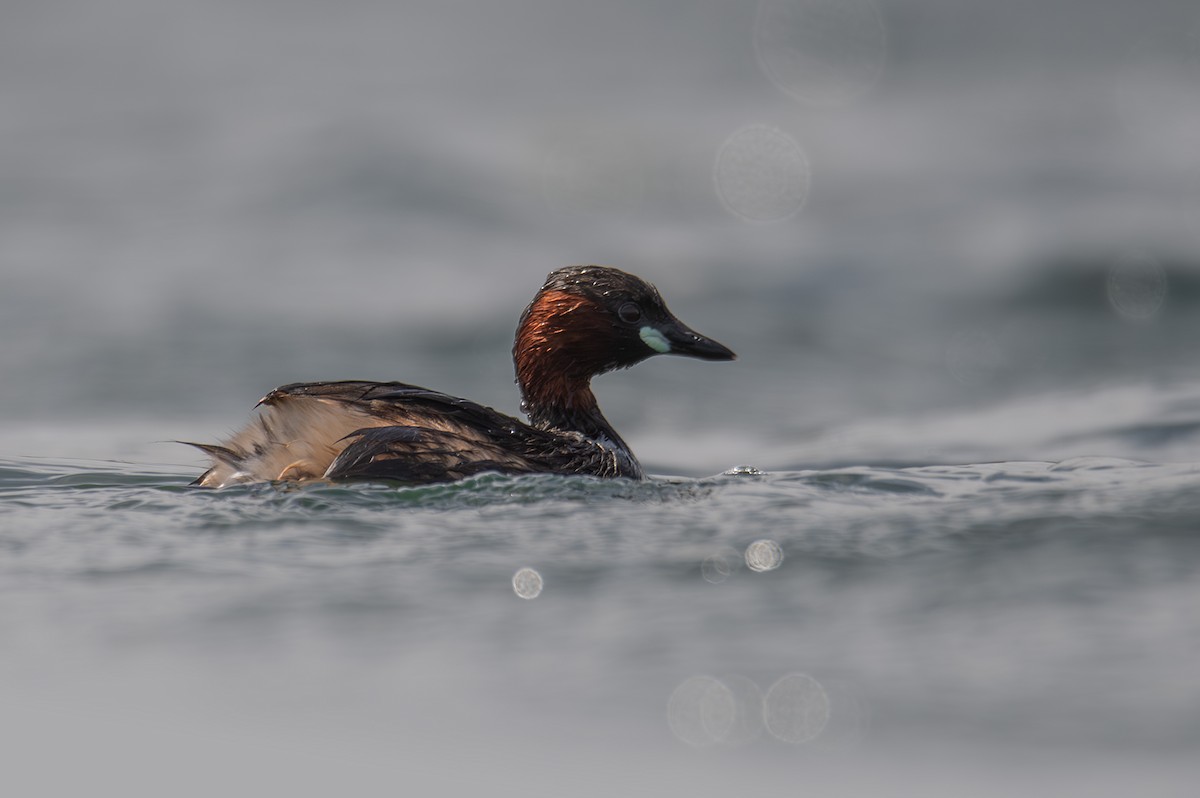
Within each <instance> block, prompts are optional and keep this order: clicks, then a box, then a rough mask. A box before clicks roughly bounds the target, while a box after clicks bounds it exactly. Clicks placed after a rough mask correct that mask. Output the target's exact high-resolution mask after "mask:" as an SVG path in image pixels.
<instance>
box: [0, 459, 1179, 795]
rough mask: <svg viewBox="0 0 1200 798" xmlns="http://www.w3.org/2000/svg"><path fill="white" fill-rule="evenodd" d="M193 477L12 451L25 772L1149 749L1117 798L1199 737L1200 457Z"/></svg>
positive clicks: (1132, 756)
mask: <svg viewBox="0 0 1200 798" xmlns="http://www.w3.org/2000/svg"><path fill="white" fill-rule="evenodd" d="M191 476H192V474H191V473H179V472H178V470H172V469H169V468H155V469H145V468H140V469H139V468H137V467H135V466H130V465H124V464H117V463H78V462H66V461H47V460H28V459H24V460H16V461H8V462H5V463H3V465H2V467H0V513H2V516H0V518H2V519H3V522H2V528H3V530H4V531H3V533H2V534H0V550H2V551H3V553H4V556H3V559H2V563H3V565H2V572H0V580H2V581H3V584H4V602H3V606H2V608H0V627H2V628H3V630H4V637H5V641H6V646H5V648H6V651H7V654H6V656H5V657H4V659H3V663H4V684H5V693H6V697H5V702H6V704H7V705H8V709H7V711H6V715H7V716H8V719H9V723H8V728H9V730H10V732H14V735H13V736H12V737H11V738H10V739H9V740H8V742H7V744H6V747H7V748H8V750H9V751H16V752H26V753H29V752H32V753H33V754H34V755H35V759H34V760H32V761H25V760H24V759H20V760H18V761H19V762H20V764H18V766H17V767H18V772H22V771H23V772H25V773H26V775H31V773H32V770H30V769H31V768H41V767H45V766H46V765H47V764H48V762H46V761H45V759H44V758H45V757H49V756H51V752H53V751H60V752H61V751H65V752H68V753H69V754H70V755H71V756H72V757H75V756H83V758H84V760H85V761H84V763H83V764H82V765H81V766H80V767H81V768H82V770H81V771H80V772H79V773H80V774H88V773H91V774H95V776H96V777H101V776H102V774H103V773H104V772H106V771H107V770H109V769H112V770H113V771H114V772H115V771H116V770H119V769H121V768H122V767H123V766H122V764H121V763H122V762H124V763H125V765H129V764H130V763H131V762H132V761H133V760H138V761H142V760H144V769H142V770H141V771H140V772H139V773H140V775H137V776H135V777H130V776H129V774H128V773H125V775H124V776H123V778H133V782H132V783H133V784H134V785H135V786H136V787H137V788H139V789H148V788H152V787H155V786H164V785H168V784H172V783H173V780H174V778H175V777H176V776H175V775H174V772H173V770H172V768H173V767H176V766H177V765H180V764H183V763H185V762H187V761H188V760H189V758H190V754H189V753H188V750H189V749H190V747H191V746H193V745H197V744H199V745H202V746H204V747H205V750H206V752H212V753H213V755H216V756H218V757H219V758H220V759H221V761H222V762H224V763H225V764H224V765H223V767H228V768H232V769H233V770H232V771H231V773H230V777H232V778H238V779H241V778H245V779H247V780H248V783H250V784H266V783H274V781H275V780H276V779H278V780H279V781H278V783H280V784H284V785H288V787H289V789H299V790H300V792H301V793H303V794H308V790H312V794H317V793H318V792H319V790H317V789H315V788H313V785H312V784H310V783H308V779H309V778H310V777H311V778H315V779H318V781H319V780H320V779H334V780H338V781H340V780H342V779H346V780H347V781H346V783H347V784H348V785H354V784H366V783H375V782H374V779H376V778H377V777H378V776H379V775H380V773H383V772H389V769H394V778H395V779H397V780H408V779H416V780H417V783H422V784H437V783H438V782H439V780H441V779H442V778H447V775H446V774H445V773H443V770H444V769H445V768H446V767H449V766H450V765H449V763H450V762H453V761H460V760H461V761H463V762H470V763H472V764H471V765H470V767H471V768H477V769H478V770H473V771H469V772H467V771H464V773H463V774H456V775H461V776H462V777H463V778H465V779H466V782H459V780H458V779H457V778H456V777H455V776H454V775H452V776H449V778H450V780H451V782H452V783H472V782H471V780H470V778H471V777H469V775H468V773H475V774H476V775H475V776H474V778H478V779H479V780H480V781H479V783H481V784H482V783H485V782H486V783H491V782H493V781H495V782H497V783H498V784H499V785H501V786H499V787H497V791H498V792H499V793H500V794H509V793H512V794H516V793H521V792H524V791H525V788H522V787H521V786H520V785H521V784H522V783H523V780H525V779H532V780H534V781H536V782H537V783H538V784H539V785H543V786H549V787H552V788H554V789H562V788H567V787H571V786H573V787H574V788H575V789H576V790H578V791H579V792H580V793H581V794H593V792H595V793H596V794H600V793H605V792H609V791H611V790H615V789H619V788H620V786H621V784H622V783H623V779H624V778H625V776H622V775H620V774H618V773H614V772H611V771H609V772H606V773H604V774H603V775H601V776H598V777H597V778H596V780H595V781H592V782H591V783H588V784H582V785H581V784H579V783H578V782H577V781H576V779H577V778H579V777H580V774H582V773H587V772H591V771H592V770H593V769H599V770H605V769H606V768H610V767H612V766H613V765H614V764H615V763H619V764H620V767H621V768H622V769H624V768H632V769H633V770H634V771H636V772H637V773H639V774H641V776H640V777H641V778H646V779H650V780H652V781H655V780H659V779H665V780H668V781H670V782H671V783H678V784H679V785H681V786H682V788H685V789H687V790H689V791H697V792H700V793H702V794H708V790H709V789H710V788H712V786H713V783H720V784H726V785H728V788H729V789H736V787H737V784H738V783H739V779H738V778H737V777H736V776H735V774H736V773H737V772H739V771H742V770H747V769H748V770H750V771H752V772H755V773H757V774H759V775H758V776H756V777H755V778H756V779H762V782H761V783H762V784H764V785H772V788H773V789H780V788H783V787H785V786H786V785H787V783H788V782H789V780H791V779H798V780H800V783H806V782H808V783H811V784H812V785H813V786H819V787H822V788H825V789H831V788H835V787H837V786H838V785H845V784H858V785H859V786H860V788H863V789H876V790H881V791H883V792H885V793H886V794H892V793H891V792H888V790H890V789H892V788H893V787H895V785H889V783H888V782H889V778H888V777H887V776H886V775H885V774H887V773H892V772H896V773H897V774H898V777H899V778H901V779H902V780H906V781H905V783H909V780H912V783H926V784H928V785H929V789H931V790H935V791H940V790H942V789H945V790H953V789H957V788H961V783H960V782H959V779H961V778H978V777H981V774H986V775H987V777H988V778H989V779H996V781H995V782H994V789H995V794H1004V793H1005V792H1006V791H1007V790H1009V789H1016V788H1017V787H1016V786H1014V784H1019V783H1020V782H1021V779H1023V778H1029V779H1034V781H1035V783H1038V784H1042V785H1043V786H1044V785H1045V784H1047V783H1052V781H1053V780H1054V779H1058V778H1067V779H1069V780H1071V781H1072V782H1073V780H1075V779H1078V778H1081V777H1083V776H1084V775H1086V774H1083V773H1081V772H1080V771H1079V770H1078V768H1079V767H1080V763H1081V762H1082V761H1089V764H1088V773H1093V771H1092V770H1091V769H1092V768H1093V767H1096V768H1097V769H1096V770H1095V771H1094V773H1095V774H1104V773H1106V772H1107V771H1108V770H1111V769H1113V768H1117V769H1118V770H1119V771H1120V772H1121V773H1123V774H1124V776H1123V777H1122V779H1118V780H1117V781H1115V782H1109V781H1106V780H1105V779H1106V778H1107V777H1104V778H1099V783H1097V784H1094V785H1093V787H1095V788H1097V789H1098V792H1097V793H1094V794H1119V793H1120V792H1121V791H1122V790H1124V789H1126V788H1127V787H1128V782H1127V781H1125V780H1123V779H1124V778H1131V777H1132V774H1140V775H1138V776H1137V778H1139V779H1145V778H1150V777H1149V776H1147V775H1146V773H1143V772H1142V771H1143V770H1148V772H1149V773H1150V774H1157V775H1156V776H1154V777H1153V778H1150V781H1149V782H1148V783H1150V784H1151V785H1152V786H1154V787H1155V788H1156V789H1159V788H1168V789H1173V786H1172V785H1173V784H1174V783H1175V782H1173V781H1172V773H1173V772H1174V771H1175V770H1178V769H1179V768H1185V767H1190V766H1185V764H1184V763H1186V762H1190V759H1189V757H1190V753H1191V752H1194V745H1193V744H1194V741H1195V740H1196V739H1197V735H1198V734H1200V686H1198V685H1200V682H1198V681H1197V680H1196V678H1195V675H1194V667H1193V665H1194V656H1193V655H1194V653H1195V651H1196V645H1197V642H1198V640H1200V623H1198V621H1197V616H1196V613H1195V612H1194V611H1193V610H1194V597H1195V580H1196V576H1197V573H1198V570H1200V538H1197V536H1196V534H1195V527H1194V523H1193V520H1192V519H1194V518H1196V517H1198V516H1200V498H1198V497H1200V491H1197V487H1198V486H1200V465H1193V464H1179V465H1158V464H1150V463H1141V462H1136V461H1129V460H1121V459H1115V458H1103V457H1091V458H1077V459H1073V460H1069V461H1064V462H1060V463H1046V462H1005V463H993V464H986V465H964V466H945V465H937V466H919V467H909V468H871V467H846V468H834V469H826V470H815V471H794V472H777V473H756V472H755V470H754V469H748V468H739V469H734V470H732V471H731V472H730V473H728V474H724V475H720V476H715V477H709V478H704V479H697V480H684V479H655V480H653V481H650V482H646V483H640V484H638V483H629V482H625V481H615V482H604V481H598V480H593V479H590V478H561V477H522V478H509V477H500V476H483V477H479V478H475V479H472V480H467V481H465V482H463V483H459V484H455V485H447V486H436V487H419V488H404V487H394V486H387V485H370V484H363V485H338V486H312V487H305V488H279V487H272V486H261V487H251V488H240V489H233V490H226V491H220V492H213V491H207V490H200V489H195V488H190V487H188V486H187V482H188V480H189V478H190V477H191ZM531 579H532V580H536V583H537V584H538V585H539V586H540V590H532V591H531V590H530V584H531V582H530V580H531ZM88 663H93V664H94V667H93V666H90V665H89V664H88ZM19 729H23V730H24V731H22V732H21V733H20V734H16V733H15V732H16V731H17V730H19ZM51 740H52V741H53V743H51ZM247 746H249V747H252V749H253V751H254V753H253V755H250V754H249V753H247V754H245V755H244V756H246V760H245V761H242V760H241V759H239V757H238V756H237V755H236V752H237V751H238V750H241V749H244V750H246V751H249V750H250V749H249V748H247ZM696 749H698V750H706V751H707V750H711V752H712V753H710V754H707V755H705V756H699V755H698V754H693V753H691V752H692V751H693V750H696ZM1033 751H1039V752H1040V753H1038V754H1036V755H1034V754H1032V753H1031V752H1033ZM1047 751H1054V752H1056V753H1055V755H1054V757H1052V758H1050V759H1046V758H1045V757H1046V752H1047ZM948 752H955V753H948ZM1100 753H1102V754H1103V757H1104V758H1105V759H1106V760H1107V762H1106V763H1103V764H1095V765H1093V764H1091V763H1090V759H1091V757H1094V756H1096V755H1097V754H1100ZM207 755H208V754H207V753H206V756H207ZM296 756H303V760H302V761H297V760H295V759H294V757H296ZM964 756H965V757H967V758H968V761H975V764H974V765H970V766H967V765H964V764H963V762H962V760H960V759H958V758H959V757H964ZM39 757H40V758H39ZM944 757H951V758H952V759H955V761H954V762H947V761H945V760H944ZM977 759H978V760H981V761H976V760H977ZM1013 759H1015V760H1016V761H1022V762H1027V765H1026V766H1025V767H1026V768H1028V772H1024V773H1023V775H1022V777H1021V779H1016V780H1015V782H1014V779H1013V777H1012V776H1011V775H1005V774H1004V773H1003V768H1002V767H1001V765H1002V763H1003V762H1006V761H1009V760H1013ZM555 762H557V763H559V764H557V765H555V764H554V763H555ZM360 765H361V766H362V767H364V768H365V770H359V769H358V768H359V766H360ZM275 767H281V768H284V772H278V773H276V772H272V769H273V768H275ZM462 767H464V768H466V767H467V765H465V764H464V765H463V766H462ZM1023 769H1024V768H1023ZM122 772H124V771H122ZM79 777H80V778H84V776H83V775H80V776H79ZM61 778H62V777H61V776H55V777H53V778H51V782H52V783H57V782H58V781H59V780H60V779H61ZM713 779H716V780H717V781H716V782H712V780H713ZM216 783H218V781H217V779H216V777H215V776H212V775H210V776H202V777H201V779H200V782H199V784H200V785H203V786H199V787H197V789H198V790H200V791H203V790H205V789H209V788H211V787H212V786H213V785H215V784H216ZM1081 783H1091V776H1087V778H1084V779H1083V782H1081ZM939 785H942V786H939ZM953 785H958V787H955V786H953ZM197 794H199V793H197ZM895 794H907V793H906V792H905V791H904V790H899V791H897V792H896V793H895ZM984 794H990V793H988V792H986V791H985V793H984ZM1155 794H1167V793H1162V792H1159V793H1155ZM1171 794H1174V793H1171ZM1178 794H1183V793H1182V792H1180V793H1178Z"/></svg>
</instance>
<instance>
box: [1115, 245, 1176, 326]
mask: <svg viewBox="0 0 1200 798" xmlns="http://www.w3.org/2000/svg"><path fill="white" fill-rule="evenodd" d="M1105 291H1106V293H1107V295H1108V302H1109V304H1110V305H1112V308H1113V310H1115V311H1116V312H1117V313H1118V314H1119V315H1120V316H1122V317H1123V318H1126V319H1130V320H1133V321H1148V320H1149V319H1152V318H1154V317H1155V316H1157V315H1158V312H1159V311H1160V310H1162V307H1163V303H1164V302H1165V301H1166V298H1167V272H1166V270H1165V269H1164V268H1163V267H1162V265H1161V264H1159V262H1158V261H1157V260H1155V259H1154V258H1153V257H1151V256H1150V255H1148V254H1146V253H1144V252H1137V253H1129V254H1127V255H1125V256H1123V257H1121V258H1119V259H1118V260H1117V261H1116V262H1115V263H1113V264H1112V266H1110V267H1109V270H1108V278H1107V280H1106V281H1105Z"/></svg>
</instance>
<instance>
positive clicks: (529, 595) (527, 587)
mask: <svg viewBox="0 0 1200 798" xmlns="http://www.w3.org/2000/svg"><path fill="white" fill-rule="evenodd" d="M512 586H513V592H514V593H516V594H517V595H518V596H520V597H521V598H523V599H535V598H537V597H538V596H540V595H541V594H542V575H541V574H539V573H538V572H537V571H535V570H533V569H532V568H522V569H521V570H519V571H517V572H516V573H515V574H513V578H512Z"/></svg>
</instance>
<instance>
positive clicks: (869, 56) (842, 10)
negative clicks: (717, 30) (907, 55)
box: [754, 0, 887, 106]
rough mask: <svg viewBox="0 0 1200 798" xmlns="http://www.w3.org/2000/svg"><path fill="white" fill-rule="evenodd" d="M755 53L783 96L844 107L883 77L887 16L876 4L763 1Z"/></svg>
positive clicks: (846, 0)
mask: <svg viewBox="0 0 1200 798" xmlns="http://www.w3.org/2000/svg"><path fill="white" fill-rule="evenodd" d="M754 52H755V55H756V56H757V57H758V64H759V66H760V67H761V68H762V71H763V73H764V74H765V75H766V76H767V78H768V79H769V80H770V81H771V82H772V83H774V84H775V86H776V88H778V89H779V90H780V91H782V92H784V93H785V94H788V95H790V96H791V97H793V98H794V99H796V100H799V101H801V102H805V103H811V104H816V105H826V106H829V105H842V104H845V103H848V102H850V101H852V100H854V99H856V98H858V97H859V96H861V95H862V94H864V93H866V92H867V91H868V90H869V89H870V88H871V87H872V86H874V85H875V83H876V81H878V80H879V77H880V75H882V74H883V68H884V63H885V60H886V55H887V35H886V27H885V25H884V21H883V14H881V13H880V11H879V7H878V6H877V5H876V4H875V3H874V2H873V0H762V2H760V3H759V5H758V11H757V13H756V14H755V18H754Z"/></svg>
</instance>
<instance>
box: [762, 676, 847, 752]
mask: <svg viewBox="0 0 1200 798" xmlns="http://www.w3.org/2000/svg"><path fill="white" fill-rule="evenodd" d="M831 708H832V707H831V702H830V700H829V693H827V692H826V691H825V688H824V687H822V686H821V683H820V682H818V681H817V680H816V679H814V678H813V677H811V676H809V675H808V674H805V673H789V674H788V675H786V676H784V677H782V678H781V679H779V681H777V682H775V684H773V685H771V687H770V689H768V690H767V693H766V695H765V696H764V697H763V721H764V723H765V724H766V727H767V731H769V732H770V733H771V734H772V735H773V736H774V737H775V738H776V739H779V740H782V741H783V742H785V743H793V744H799V743H807V742H811V741H813V740H815V739H817V738H818V737H820V736H821V732H823V731H824V730H825V726H826V724H828V723H829V715H830V710H831Z"/></svg>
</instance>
